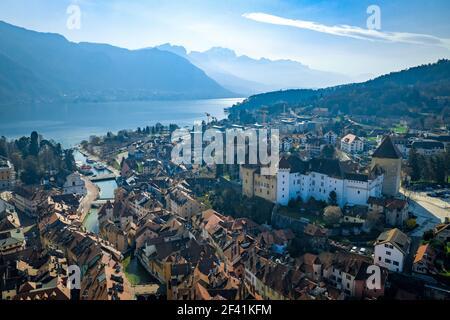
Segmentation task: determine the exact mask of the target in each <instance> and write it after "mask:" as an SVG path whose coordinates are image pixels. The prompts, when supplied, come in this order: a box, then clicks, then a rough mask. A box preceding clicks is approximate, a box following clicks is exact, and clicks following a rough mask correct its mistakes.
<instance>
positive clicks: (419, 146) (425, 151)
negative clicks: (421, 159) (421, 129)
mask: <svg viewBox="0 0 450 320" xmlns="http://www.w3.org/2000/svg"><path fill="white" fill-rule="evenodd" d="M412 148H413V149H414V150H415V151H416V152H417V153H418V154H420V155H423V156H435V155H438V154H441V153H444V152H445V144H444V143H443V142H439V141H431V140H423V141H414V142H413V143H412Z"/></svg>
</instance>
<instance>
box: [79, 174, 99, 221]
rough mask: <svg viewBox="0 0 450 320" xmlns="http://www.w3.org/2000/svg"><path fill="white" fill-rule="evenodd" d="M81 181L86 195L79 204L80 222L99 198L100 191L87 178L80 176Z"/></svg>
mask: <svg viewBox="0 0 450 320" xmlns="http://www.w3.org/2000/svg"><path fill="white" fill-rule="evenodd" d="M81 179H82V180H83V181H84V183H85V186H86V190H87V194H86V196H84V198H83V200H81V203H80V207H79V208H80V220H81V222H84V220H85V219H86V216H87V215H88V214H89V210H91V207H92V204H93V203H94V202H95V201H96V200H97V199H98V198H99V196H100V189H99V188H98V187H97V186H96V185H95V184H94V183H92V181H91V180H89V178H88V177H85V176H82V177H81Z"/></svg>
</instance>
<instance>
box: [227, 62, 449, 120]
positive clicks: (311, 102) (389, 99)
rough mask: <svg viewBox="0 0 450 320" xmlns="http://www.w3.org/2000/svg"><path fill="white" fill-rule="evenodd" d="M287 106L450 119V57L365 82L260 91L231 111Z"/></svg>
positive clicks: (387, 115) (234, 113)
mask: <svg viewBox="0 0 450 320" xmlns="http://www.w3.org/2000/svg"><path fill="white" fill-rule="evenodd" d="M286 106H289V107H303V108H315V107H321V108H328V109H329V111H330V112H331V113H334V114H339V113H343V114H351V115H376V116H380V117H391V116H410V117H412V118H417V117H420V116H421V115H424V114H429V115H436V116H441V117H443V118H446V119H447V118H448V119H450V61H449V60H439V61H438V62H436V63H432V64H426V65H422V66H417V67H413V68H410V69H407V70H403V71H399V72H393V73H390V74H387V75H384V76H381V77H378V78H375V79H373V80H370V81H367V82H363V83H353V84H348V85H342V86H336V87H330V88H325V89H318V90H311V89H309V90H308V89H301V90H285V91H275V92H268V93H264V94H258V95H254V96H251V97H249V98H248V99H246V100H245V101H243V102H242V103H240V104H238V105H236V106H234V107H233V108H231V109H230V112H231V114H232V118H233V117H236V116H237V112H238V111H239V113H242V111H243V112H244V113H246V111H254V110H257V109H259V108H261V107H267V108H269V111H270V112H274V113H276V112H279V111H280V110H284V109H285V107H286ZM241 118H242V116H241ZM250 121H252V120H250Z"/></svg>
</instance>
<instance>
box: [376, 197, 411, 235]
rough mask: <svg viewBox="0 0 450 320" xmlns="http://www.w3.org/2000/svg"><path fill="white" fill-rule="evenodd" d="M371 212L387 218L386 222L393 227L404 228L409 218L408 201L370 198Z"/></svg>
mask: <svg viewBox="0 0 450 320" xmlns="http://www.w3.org/2000/svg"><path fill="white" fill-rule="evenodd" d="M367 203H368V205H369V210H370V211H371V212H377V213H380V214H383V215H384V216H385V222H386V224H387V225H389V226H391V227H399V228H402V227H404V226H405V223H406V221H407V220H408V218H409V205H408V201H406V200H403V199H396V198H369V200H368V201H367Z"/></svg>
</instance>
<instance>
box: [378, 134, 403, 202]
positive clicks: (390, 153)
mask: <svg viewBox="0 0 450 320" xmlns="http://www.w3.org/2000/svg"><path fill="white" fill-rule="evenodd" d="M375 166H379V167H381V169H383V172H384V180H383V190H382V193H383V194H384V195H386V196H391V197H395V196H397V195H398V193H399V191H400V178H401V170H402V155H401V153H400V151H398V149H397V147H396V146H395V145H394V143H393V142H392V140H391V138H390V137H389V136H386V137H385V138H384V139H383V141H382V142H381V144H380V146H379V147H378V148H377V149H376V150H375V152H374V153H373V155H372V163H371V167H372V168H374V167H375Z"/></svg>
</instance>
